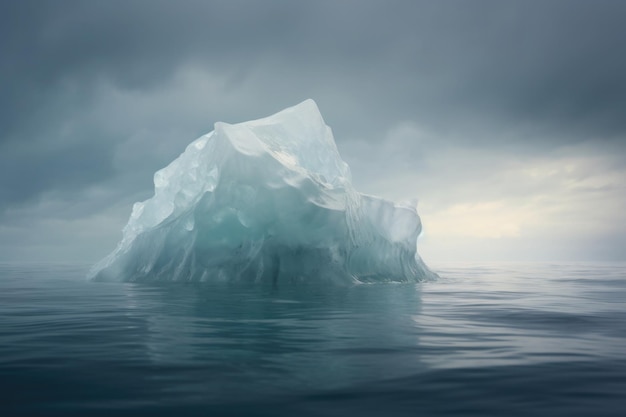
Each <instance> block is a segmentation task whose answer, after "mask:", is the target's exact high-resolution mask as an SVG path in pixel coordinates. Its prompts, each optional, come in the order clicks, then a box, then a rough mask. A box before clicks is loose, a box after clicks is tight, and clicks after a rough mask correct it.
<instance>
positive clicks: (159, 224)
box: [90, 100, 434, 283]
mask: <svg viewBox="0 0 626 417" xmlns="http://www.w3.org/2000/svg"><path fill="white" fill-rule="evenodd" d="M421 227H422V226H421V222H420V218H419V216H418V215H417V211H416V208H415V205H400V204H394V203H393V202H390V201H386V200H383V199H381V198H378V197H373V196H369V195H364V194H361V193H358V192H356V191H355V190H354V188H353V187H352V184H351V176H350V169H349V167H348V165H347V164H346V163H345V162H344V161H343V160H342V159H341V157H340V156H339V152H338V151H337V147H336V145H335V141H334V139H333V135H332V132H331V130H330V128H329V127H328V126H326V124H325V123H324V120H323V119H322V116H321V114H320V112H319V110H318V108H317V105H316V104H315V102H314V101H313V100H306V101H304V102H302V103H300V104H298V105H296V106H294V107H290V108H288V109H285V110H283V111H281V112H279V113H277V114H275V115H273V116H270V117H267V118H264V119H259V120H253V121H249V122H245V123H239V124H227V123H221V122H220V123H216V124H215V129H214V130H213V131H212V132H210V133H208V134H206V135H204V136H202V137H200V138H198V139H196V140H195V141H193V142H192V143H191V144H189V146H187V149H186V150H185V151H184V152H183V153H182V154H181V155H180V156H179V157H178V158H177V159H175V160H174V161H173V162H172V163H170V164H169V165H168V166H167V167H165V168H163V169H161V170H160V171H157V172H156V173H155V174H154V196H153V197H152V198H151V199H149V200H146V201H144V202H140V203H135V205H134V206H133V210H132V214H131V216H130V219H129V221H128V224H127V225H126V227H125V228H124V232H123V238H122V240H121V242H120V243H119V244H118V246H117V248H116V249H115V251H113V252H112V253H111V254H110V255H109V256H107V257H106V258H105V259H103V260H102V261H101V262H100V263H98V264H97V265H95V266H94V268H93V269H92V271H91V272H90V276H91V277H92V278H94V279H99V280H111V279H112V280H126V281H148V280H161V281H205V280H229V281H230V280H251V281H265V282H275V283H276V282H283V281H294V280H295V281H324V280H330V281H343V282H354V281H362V282H363V281H416V280H421V279H425V278H430V277H433V276H434V274H433V273H432V272H430V271H429V270H428V268H427V267H426V266H425V265H424V263H423V262H422V261H421V259H420V258H419V256H418V255H417V251H416V242H417V237H418V235H419V234H420V231H421Z"/></svg>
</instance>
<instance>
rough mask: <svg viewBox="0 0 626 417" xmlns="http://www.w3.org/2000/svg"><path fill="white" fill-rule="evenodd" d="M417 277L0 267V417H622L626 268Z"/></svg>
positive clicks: (527, 267) (535, 267) (442, 268)
mask: <svg viewBox="0 0 626 417" xmlns="http://www.w3.org/2000/svg"><path fill="white" fill-rule="evenodd" d="M430 266H431V267H432V268H433V269H434V270H435V271H436V272H437V273H438V274H439V275H440V278H439V279H438V280H436V281H432V282H424V283H419V284H390V283H386V284H364V285H352V286H346V285H329V284H328V283H325V284H324V285H317V284H314V283H312V284H308V285H305V284H297V285H296V284H294V285H290V286H289V285H283V286H279V287H271V286H263V285H257V286H255V285H243V284H229V283H213V284H208V283H201V284H198V283H196V284H189V283H187V284H185V283H169V284H145V283H143V284H135V283H104V282H90V281H87V280H86V279H85V275H86V273H87V269H88V267H89V266H88V265H60V264H54V265H52V264H50V265H48V264H37V265H16V264H0V416H2V417H9V416H29V417H31V416H142V415H146V416H177V415H178V416H290V417H292V416H342V417H343V416H350V415H352V416H624V415H626V264H623V263H614V264H609V263H575V264H574V263H569V264H564V263H544V264H505V263H497V264H496V263H490V264H452V263H451V264H431V265H430Z"/></svg>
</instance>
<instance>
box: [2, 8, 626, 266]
mask: <svg viewBox="0 0 626 417" xmlns="http://www.w3.org/2000/svg"><path fill="white" fill-rule="evenodd" d="M625 21H626V2H623V1H601V0H594V1H575V0H563V1H550V0H543V1H527V0H522V1H504V0H493V1H480V0H474V1H447V0H442V1H416V0H407V1H390V0H385V1H365V0H359V1H346V0H342V1H337V0H332V1H319V0H316V1H308V2H304V1H293V0H286V1H254V0H250V1H233V0H228V1H191V0H187V1H158V0H145V1H132V0H123V1H122V0H120V1H84V0H75V1H65V0H56V1H43V0H41V1H25V0H20V1H4V2H1V3H0V53H1V55H0V261H11V260H13V261H24V260H34V261H51V260H55V261H61V262H62V261H85V262H92V261H96V260H98V259H99V258H101V257H103V256H104V255H106V254H107V253H108V252H109V251H111V250H112V249H113V248H114V247H115V244H116V243H117V241H118V240H119V238H120V237H121V229H122V227H123V226H124V224H125V223H126V221H127V219H128V216H129V214H130V209H131V206H132V203H133V202H134V201H138V200H144V199H146V198H149V197H150V196H151V195H152V191H153V189H152V186H153V184H152V175H153V173H154V172H155V171H156V170H157V169H159V168H161V167H163V166H165V165H166V164H167V163H169V162H170V161H171V160H172V159H174V158H175V157H176V156H178V155H179V154H180V153H181V152H182V151H183V150H184V148H185V146H186V145H187V144H188V143H189V142H191V141H192V140H193V139H195V138H196V137H198V136H200V135H201V134H203V133H206V132H208V131H210V130H212V128H213V124H214V123H215V122H216V121H226V122H230V123H234V122H241V121H245V120H249V119H253V118H259V117H263V116H267V115H269V114H272V113H274V112H276V111H278V110H281V109H282V108H285V107H288V106H291V105H294V104H297V103H298V102H300V101H302V100H304V99H306V98H313V99H314V100H315V101H316V102H317V104H318V106H319V108H320V110H321V112H322V115H323V116H324V118H325V120H326V123H327V124H329V125H330V126H331V127H332V128H333V131H334V134H335V139H336V141H337V145H338V147H339V150H340V152H341V154H342V156H343V158H344V159H345V160H346V161H347V162H348V163H349V165H350V166H351V168H352V173H353V178H354V182H355V185H356V187H357V189H358V190H359V191H362V192H366V193H370V194H378V195H381V196H384V197H387V198H391V199H409V198H414V197H417V198H418V199H419V206H418V211H419V213H420V215H421V216H422V221H423V223H424V230H425V232H424V235H423V236H422V238H421V240H420V242H419V246H418V250H419V252H420V253H421V255H422V256H423V258H424V259H425V260H426V261H427V262H428V261H429V260H432V261H433V262H440V261H454V260H463V261H471V260H475V261H490V260H511V261H525V260H537V261H543V260H555V261H556V260H584V261H587V260H626V215H625V214H624V211H625V210H624V209H625V208H626V188H625V184H626V152H625V151H626V53H625V52H624V51H625V49H624V48H625V46H624V45H626V25H625V24H624V22H625Z"/></svg>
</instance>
